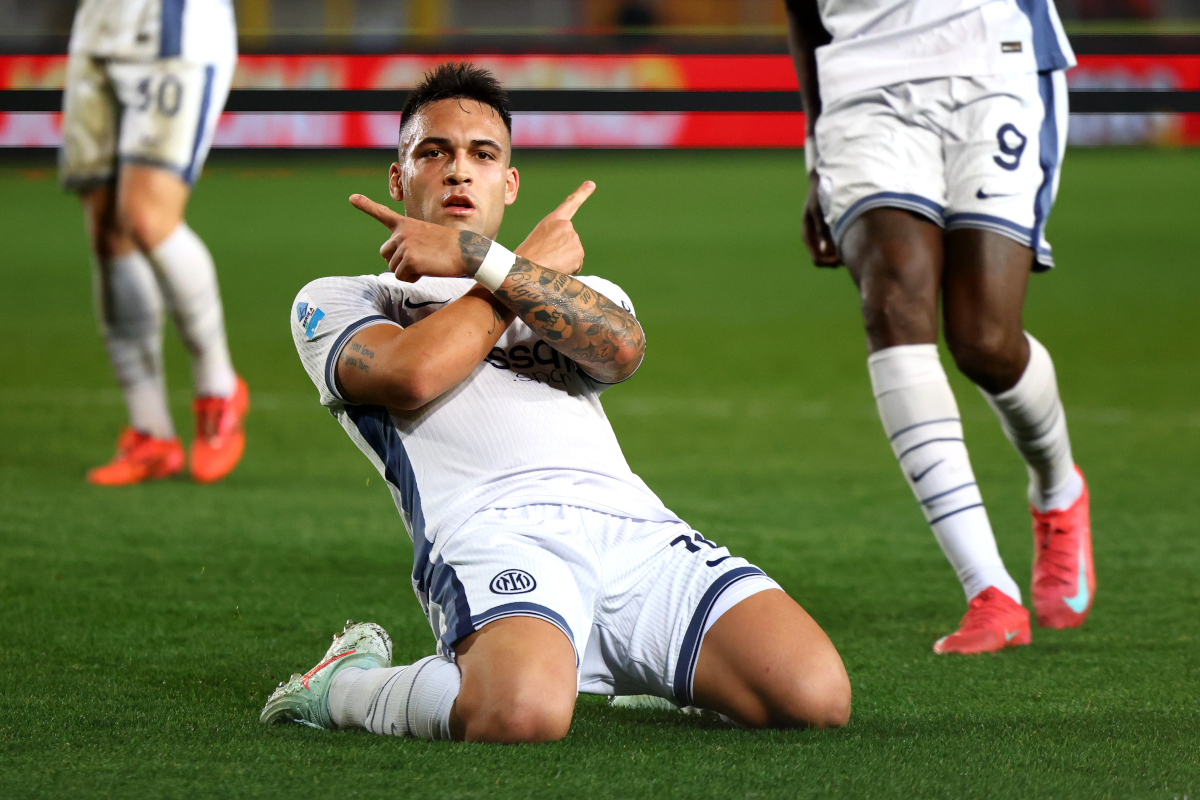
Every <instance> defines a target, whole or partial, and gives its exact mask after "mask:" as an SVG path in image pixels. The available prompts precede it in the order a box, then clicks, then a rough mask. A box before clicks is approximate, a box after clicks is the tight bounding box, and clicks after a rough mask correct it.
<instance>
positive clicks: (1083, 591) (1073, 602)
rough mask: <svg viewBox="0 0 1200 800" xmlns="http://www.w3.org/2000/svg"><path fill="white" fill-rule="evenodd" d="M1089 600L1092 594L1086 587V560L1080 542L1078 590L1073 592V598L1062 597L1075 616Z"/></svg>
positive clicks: (1084, 608) (1083, 608)
mask: <svg viewBox="0 0 1200 800" xmlns="http://www.w3.org/2000/svg"><path fill="white" fill-rule="evenodd" d="M1091 599H1092V593H1091V592H1089V591H1088V586H1087V560H1086V559H1085V558H1084V557H1083V543H1082V542H1081V543H1080V544H1079V588H1078V589H1077V590H1076V591H1075V596H1074V597H1064V598H1063V602H1064V603H1066V604H1067V608H1069V609H1071V610H1072V611H1074V612H1075V613H1076V614H1082V613H1083V612H1084V610H1086V609H1087V607H1088V603H1089V602H1091Z"/></svg>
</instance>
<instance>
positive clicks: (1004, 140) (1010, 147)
mask: <svg viewBox="0 0 1200 800" xmlns="http://www.w3.org/2000/svg"><path fill="white" fill-rule="evenodd" d="M1028 142H1029V140H1028V139H1027V138H1025V134H1023V133H1021V132H1020V131H1019V130H1017V126H1016V125H1013V124H1012V123H1011V122H1006V123H1004V124H1003V125H1001V126H1000V130H998V131H996V143H997V144H999V145H1000V153H1001V155H998V156H992V160H993V161H995V162H996V163H997V164H999V165H1000V168H1001V169H1006V170H1008V171H1009V172H1013V171H1014V170H1016V168H1017V167H1019V166H1021V155H1022V154H1023V153H1024V152H1025V145H1026V144H1027V143H1028ZM1009 159H1012V160H1011V161H1010V160H1009Z"/></svg>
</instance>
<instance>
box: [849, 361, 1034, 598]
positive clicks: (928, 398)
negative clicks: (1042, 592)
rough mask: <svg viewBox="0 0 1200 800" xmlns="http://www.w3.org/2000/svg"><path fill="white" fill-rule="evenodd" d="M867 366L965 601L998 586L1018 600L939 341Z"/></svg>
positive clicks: (904, 466)
mask: <svg viewBox="0 0 1200 800" xmlns="http://www.w3.org/2000/svg"><path fill="white" fill-rule="evenodd" d="M867 368H868V370H869V372H870V374H871V385H872V387H873V389H874V392H875V401H876V404H877V405H878V408H879V416H880V419H881V420H882V421H883V428H884V431H885V432H886V433H887V435H888V439H889V440H890V442H891V445H892V451H893V452H894V453H895V455H896V459H897V460H898V461H899V462H900V469H901V471H903V472H904V477H905V479H906V480H907V481H908V485H909V486H910V487H912V490H913V494H914V495H915V496H916V498H917V502H919V503H920V505H921V510H922V512H924V514H925V519H926V520H927V521H928V522H929V525H930V527H931V528H932V529H933V533H934V536H935V537H937V540H938V544H940V545H941V547H942V552H944V553H945V554H946V558H947V559H948V560H949V561H950V564H951V566H953V567H954V571H955V572H956V573H957V574H958V578H959V581H961V582H962V585H963V590H964V591H965V592H966V595H967V599H968V600H970V599H971V598H972V597H974V596H975V595H977V594H979V593H980V592H981V591H983V590H984V589H986V588H987V587H988V586H995V587H996V588H997V589H999V590H1000V591H1002V592H1004V593H1005V594H1007V595H1009V596H1010V597H1011V598H1012V599H1013V600H1015V601H1016V602H1018V603H1020V602H1021V591H1020V589H1018V588H1017V584H1016V582H1015V581H1013V579H1012V577H1011V576H1010V575H1009V574H1008V571H1007V570H1006V569H1005V568H1004V563H1003V561H1001V559H1000V553H999V551H998V550H997V549H996V540H995V537H994V535H993V533H992V526H991V523H990V522H989V521H988V516H987V511H986V510H985V509H984V506H983V498H982V496H981V495H980V493H979V487H978V486H977V485H976V482H975V474H974V471H973V470H972V469H971V461H970V458H969V457H968V455H967V448H966V445H965V444H964V443H963V430H962V422H961V420H960V418H959V413H958V404H957V403H956V402H955V399H954V393H953V391H952V390H951V389H950V383H949V381H948V380H947V379H946V373H945V370H943V369H942V364H941V361H940V359H939V358H938V351H937V345H933V344H922V345H902V346H898V347H889V348H886V349H883V350H880V351H878V352H876V353H874V354H873V355H871V357H870V358H869V359H868V361H867Z"/></svg>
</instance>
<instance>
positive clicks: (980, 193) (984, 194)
mask: <svg viewBox="0 0 1200 800" xmlns="http://www.w3.org/2000/svg"><path fill="white" fill-rule="evenodd" d="M975 196H976V197H978V198H979V199H980V200H991V199H992V198H993V197H1016V196H1017V193H1016V192H1005V193H1003V194H988V193H987V192H985V191H984V190H983V187H980V188H979V191H977V192H975Z"/></svg>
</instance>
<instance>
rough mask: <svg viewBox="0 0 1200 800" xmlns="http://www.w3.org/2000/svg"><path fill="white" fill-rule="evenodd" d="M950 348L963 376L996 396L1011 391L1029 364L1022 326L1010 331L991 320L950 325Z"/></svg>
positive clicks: (947, 331) (952, 323)
mask: <svg viewBox="0 0 1200 800" xmlns="http://www.w3.org/2000/svg"><path fill="white" fill-rule="evenodd" d="M946 346H947V347H948V348H949V350H950V355H951V356H953V357H954V363H955V364H956V365H957V366H958V369H959V371H960V372H962V374H964V375H966V376H967V377H968V378H970V379H971V380H972V381H973V382H974V383H976V384H978V385H979V386H982V387H983V388H984V389H986V390H987V391H989V392H992V393H993V394H996V393H999V392H1003V391H1004V390H1005V389H1008V388H1011V387H1012V386H1013V385H1014V384H1016V382H1017V380H1018V379H1019V378H1020V377H1021V373H1022V372H1023V371H1024V370H1025V364H1026V362H1027V361H1028V360H1029V346H1028V343H1027V342H1026V340H1025V334H1024V332H1023V331H1022V330H1021V328H1020V326H1019V325H1017V326H1015V328H1014V329H1011V330H1010V329H1009V328H1008V327H1006V326H1003V325H999V324H989V323H988V321H987V320H981V319H971V320H966V321H963V322H953V321H951V320H949V319H947V321H946Z"/></svg>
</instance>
